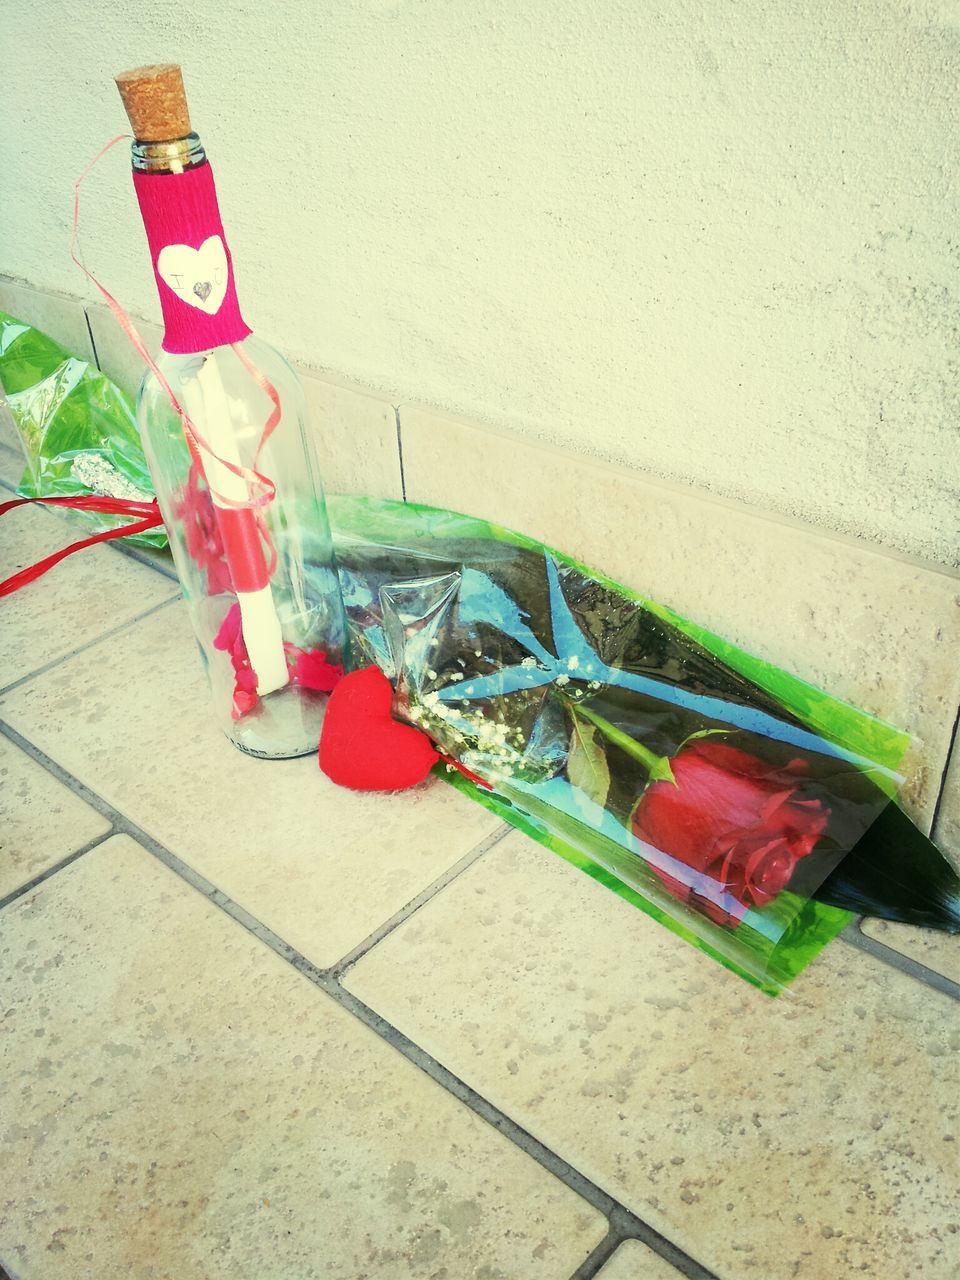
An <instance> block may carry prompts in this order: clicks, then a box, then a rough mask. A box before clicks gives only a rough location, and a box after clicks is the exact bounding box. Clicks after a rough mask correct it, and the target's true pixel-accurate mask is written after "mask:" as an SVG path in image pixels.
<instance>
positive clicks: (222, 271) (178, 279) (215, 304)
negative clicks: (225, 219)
mask: <svg viewBox="0 0 960 1280" xmlns="http://www.w3.org/2000/svg"><path fill="white" fill-rule="evenodd" d="M157 272H158V274H159V276H160V279H161V280H162V281H163V282H164V284H167V285H169V286H170V288H171V289H172V290H173V291H174V293H175V294H176V295H177V296H178V297H179V298H182V299H183V301H184V302H186V303H189V305H190V306H191V307H196V308H197V309H198V310H200V311H205V312H206V313H207V315H208V316H215V315H216V314H217V312H218V311H219V310H220V305H221V303H222V302H223V299H224V296H225V294H226V292H227V275H228V273H227V251H226V249H225V248H224V247H223V241H222V240H221V238H220V237H219V236H210V238H209V239H207V240H204V242H203V244H202V245H201V246H200V248H199V249H191V248H190V246H189V245H187V244H168V245H165V246H164V247H163V248H162V249H161V250H160V253H159V254H158V255H157Z"/></svg>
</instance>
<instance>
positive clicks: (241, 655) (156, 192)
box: [117, 66, 346, 758]
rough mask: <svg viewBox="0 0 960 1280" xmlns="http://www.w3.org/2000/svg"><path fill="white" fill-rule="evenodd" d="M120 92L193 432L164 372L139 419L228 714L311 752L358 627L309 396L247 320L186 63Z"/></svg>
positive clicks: (254, 734) (271, 751)
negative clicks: (352, 628)
mask: <svg viewBox="0 0 960 1280" xmlns="http://www.w3.org/2000/svg"><path fill="white" fill-rule="evenodd" d="M117 83H118V86H119V87H120V91H121V95H122V96H123V98H124V104H125V106H126V107H127V112H128V115H129V116H130V120H131V123H132V124H133V127H134V133H135V141H134V143H133V147H132V159H133V171H134V186H135V188H136V191H137V196H138V200H139V203H140V208H141V213H142V214H143V219H144V226H145V229H146V232H147V239H148V243H149V245H150V250H151V258H152V261H153V265H154V273H155V275H156V278H157V288H158V291H159V294H160V301H161V306H162V309H163V316H164V338H163V343H162V350H161V353H160V355H159V357H158V359H157V367H158V369H159V371H160V373H161V374H162V377H163V379H164V381H165V382H166V383H167V385H168V387H169V392H172V394H173V396H174V397H175V399H176V400H177V401H178V402H179V404H180V406H181V407H182V408H183V409H184V410H185V412H186V414H187V416H188V417H189V420H190V423H192V424H193V428H194V430H192V431H191V430H190V428H189V427H185V424H184V421H183V419H182V417H181V416H180V414H178V413H177V411H176V409H175V407H174V405H173V403H172V402H171V397H170V393H169V392H168V390H167V388H166V387H164V386H163V385H162V383H161V381H160V380H159V379H158V378H157V376H156V375H155V374H154V373H153V371H152V370H148V371H147V373H146V374H145V375H144V378H143V382H142V384H141V387H140V393H139V396H138V401H137V420H138V424H139V427H140V432H141V436H142V439H143V445H144V451H145V453H146V455H147V460H148V462H149V464H150V470H151V473H152V476H153V480H154V485H155V488H156V493H157V498H158V500H159V503H160V509H161V512H162V513H163V517H164V522H165V524H166V527H167V532H168V535H169V539H170V547H171V551H172V553H173V558H174V562H175V564H176V568H177V572H178V574H179V577H180V582H181V584H182V587H183V593H184V598H185V600H186V602H187V606H188V609H189V611H190V617H191V620H192V622H193V627H194V631H195V633H196V637H197V641H198V644H199V647H200V651H201V654H202V656H203V660H204V665H205V668H206V672H207V676H208V678H209V682H210V686H211V690H212V693H213V700H214V707H215V712H216V715H217V718H218V720H219V722H220V724H221V727H222V728H223V730H224V732H225V733H226V734H227V736H228V737H229V738H230V739H231V741H232V742H233V743H234V744H235V745H236V746H237V747H239V748H240V750H241V751H245V752H248V753H249V754H251V755H255V756H262V757H269V758H285V757H290V756H298V755H305V754H307V753H309V752H311V751H313V750H315V749H316V747H317V743H318V741H319V736H320V724H321V721H322V715H323V707H324V704H325V701H326V694H327V693H328V692H329V691H330V689H332V687H333V685H334V684H335V682H336V680H337V678H338V676H339V675H340V674H341V672H342V669H343V667H342V664H343V660H344V647H345V641H346V624H345V617H344V611H343V604H342V600H341V596H340V588H339V581H338V578H337V572H336V566H335V562H334V556H333V542H332V537H331V533H330V526H329V521H328V518H327V511H326V503H325V500H324V494H323V487H322V484H321V480H320V473H319V469H318V466H317V460H316V456H315V453H314V448H313V443H312V439H311V435H310V431H309V429H308V426H307V414H306V405H305V399H304V394H303V389H302V387H301V385H300V382H299V380H298V378H297V376H296V374H295V373H294V371H293V370H292V369H291V368H290V366H289V365H288V364H287V363H286V361H284V360H283V358H282V357H281V356H280V355H279V354H278V353H277V352H276V351H274V350H273V348H272V347H270V346H268V345H267V344H266V343H265V342H262V341H260V340H259V339H257V338H255V337H254V336H253V335H252V334H251V332H250V329H249V327H248V326H247V325H246V323H245V322H244V321H243V318H242V316H241V314H240V309H239V304H238V302H237V297H236V287H235V283H234V279H233V269H232V262H231V258H230V252H229V249H228V248H227V245H226V241H225V238H224V236H223V227H222V223H221V222H220V215H219V209H218V207H217V202H216V190H215V188H214V186H213V178H212V174H211V172H210V166H209V162H208V160H207V158H206V155H205V152H204V150H203V147H202V145H201V143H200V139H199V137H198V136H197V134H196V133H194V132H193V131H192V130H191V129H190V127H189V116H188V115H187V111H186V101H185V98H184V96H183V87H182V81H181V79H180V71H179V68H178V67H169V66H166V67H144V68H139V69H138V70H137V71H135V72H126V73H124V74H123V75H122V76H118V77H117ZM184 126H186V128H184ZM165 133H166V134H168V136H165V137H164V136H161V135H163V134H165ZM175 134H176V135H177V136H174V135H175ZM277 408H279V420H278V421H275V422H274V420H275V419H276V412H275V411H276V409H277Z"/></svg>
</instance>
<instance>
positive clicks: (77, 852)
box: [0, 824, 118, 911]
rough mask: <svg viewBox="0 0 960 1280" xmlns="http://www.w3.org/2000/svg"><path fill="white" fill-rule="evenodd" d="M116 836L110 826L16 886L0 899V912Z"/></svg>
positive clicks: (115, 832) (112, 827)
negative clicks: (101, 833)
mask: <svg viewBox="0 0 960 1280" xmlns="http://www.w3.org/2000/svg"><path fill="white" fill-rule="evenodd" d="M117 834H118V833H117V831H116V829H115V828H114V826H113V825H112V824H111V826H110V829H109V830H108V831H105V832H104V833H103V835H99V836H94V837H93V839H92V840H88V841H87V843H86V844H85V845H83V846H81V848H79V849H74V851H73V853H68V854H67V856H66V857H65V858H61V859H60V861H59V862H55V863H54V864H53V866H52V867H47V868H46V870H45V871H41V872H40V874H39V875H36V876H34V877H33V879H32V880H27V881H26V883H24V884H22V885H20V886H18V888H16V889H12V890H11V891H10V893H8V894H6V895H5V896H4V897H2V898H0V911H2V910H3V909H4V907H9V906H10V904H11V903H12V902H16V901H17V899H18V898H23V897H25V896H26V895H27V894H28V893H32V892H33V890H34V889H36V888H38V887H39V886H40V885H42V884H43V882H44V881H45V880H49V879H50V878H51V876H55V875H57V874H58V873H59V872H61V871H63V870H65V869H66V868H67V867H69V866H71V865H72V864H73V863H74V862H76V861H77V860H78V859H80V858H82V857H83V855H84V854H85V853H89V852H90V850H91V849H96V848H97V846H98V845H101V844H103V843H104V842H105V841H106V840H109V839H110V838H111V837H112V836H115V835H117Z"/></svg>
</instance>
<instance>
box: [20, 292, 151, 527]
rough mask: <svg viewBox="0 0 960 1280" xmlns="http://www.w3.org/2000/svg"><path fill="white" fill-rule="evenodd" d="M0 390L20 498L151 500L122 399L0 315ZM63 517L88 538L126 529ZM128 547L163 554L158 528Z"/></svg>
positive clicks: (80, 516) (82, 363) (82, 516)
mask: <svg viewBox="0 0 960 1280" xmlns="http://www.w3.org/2000/svg"><path fill="white" fill-rule="evenodd" d="M0 383H2V386H3V389H4V392H5V394H6V400H7V404H8V406H9V409H10V413H11V416H12V417H13V421H14V425H15V426H16V428H17V432H18V434H19V436H20V440H21V443H22V446H23V452H24V458H25V470H24V474H23V478H22V480H21V482H20V484H19V486H18V488H17V493H18V494H19V495H20V496H21V497H24V498H65V497H77V496H80V495H84V494H100V495H102V496H105V497H110V498H122V499H127V500H130V501H133V502H150V501H151V500H152V499H153V496H154V495H153V483H152V481H151V479H150V471H149V468H148V466H147V461H146V458H145V456H144V452H143V446H142V445H141V443H140V435H139V432H138V431H137V424H136V420H135V418H134V414H133V408H132V406H131V404H130V401H129V400H128V398H127V397H126V396H125V395H124V393H123V392H122V391H121V390H120V389H119V387H117V386H115V384H114V383H113V382H111V381H110V379H109V378H107V377H106V376H105V375H104V374H102V373H101V372H100V370H99V369H97V367H96V366H95V365H91V364H90V363H89V362H88V361H86V360H80V359H78V358H77V357H75V356H72V355H70V353H69V352H68V351H65V350H64V349H63V347H61V346H60V345H59V344H58V343H56V342H54V341H53V339H52V338H49V337H47V335H46V334H44V333H41V332H40V331H39V330H37V329H34V328H32V327H31V326H30V325H28V324H25V323H23V322H22V321H20V320H17V319H15V318H14V317H13V316H10V315H7V314H6V313H5V312H2V311H0ZM70 514H71V519H74V520H76V521H78V522H79V523H81V524H82V525H83V526H84V527H85V528H86V529H87V530H88V531H90V532H92V533H102V532H104V531H106V530H108V529H116V528H119V527H121V526H123V525H124V524H125V523H127V521H126V520H125V519H124V518H123V517H119V516H115V515H104V514H99V513H93V512H90V511H72V512H71V513H70ZM130 541H131V542H134V543H139V544H140V545H142V546H149V547H165V546H166V545H167V536H166V533H165V531H164V529H163V528H158V529H150V530H147V531H145V532H143V533H138V534H133V535H131V536H130Z"/></svg>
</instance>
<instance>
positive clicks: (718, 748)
mask: <svg viewBox="0 0 960 1280" xmlns="http://www.w3.org/2000/svg"><path fill="white" fill-rule="evenodd" d="M332 517H333V521H334V525H335V530H336V544H337V555H338V564H339V571H340V576H341V585H342V590H343V596H344V603H345V606H346V609H347V615H348V620H349V624H350V627H351V635H352V641H351V642H352V645H353V655H354V665H357V666H362V665H364V664H365V663H367V662H369V663H376V664H377V665H379V666H380V667H381V668H382V669H383V670H384V671H385V672H386V673H387V674H388V675H389V676H390V678H391V679H392V680H393V681H394V682H395V686H396V697H395V707H394V709H395V713H396V714H398V715H399V716H401V717H402V718H405V719H407V720H408V721H410V722H411V723H412V724H415V725H417V726H418V727H420V728H422V729H424V730H425V731H426V732H427V733H429V734H430V736H431V737H432V738H433V739H434V740H435V741H436V742H437V743H438V744H439V745H440V747H441V748H442V750H443V751H444V752H446V753H447V754H448V755H450V756H451V757H453V758H455V759H456V760H458V761H459V762H460V763H461V764H463V765H465V766H466V767H467V768H468V769H469V770H470V771H472V772H473V773H475V774H476V775H477V776H478V777H479V778H481V779H483V780H484V781H485V782H486V783H487V784H489V787H490V790H489V791H487V792H486V793H484V792H483V791H482V790H481V789H480V788H475V787H471V785H470V784H469V783H467V782H465V781H464V780H463V779H462V778H460V777H459V776H458V775H457V776H451V780H452V781H454V783H455V785H458V786H462V787H465V788H469V789H470V790H471V791H472V792H473V794H474V795H475V798H477V799H479V800H481V801H482V802H483V803H486V804H488V805H489V806H490V807H492V808H494V809H496V810H497V811H498V812H500V813H502V815H503V816H504V817H506V818H508V820H509V821H511V822H513V823H514V824H515V825H516V826H518V827H521V828H522V829H524V830H526V831H528V832H529V833H530V834H532V835H534V836H535V837H536V838H537V839H539V840H540V841H541V842H542V843H544V844H546V845H548V846H549V847H551V848H553V849H555V850H556V851H557V852H559V853H562V854H563V855H564V856H565V857H567V858H568V859H570V860H571V861H573V862H575V863H576V864H577V865H579V866H581V867H582V868H583V869H585V870H587V871H589V872H590V873H591V874H592V875H594V876H595V877H596V878H598V879H600V880H602V881H603V882H604V883H606V884H608V885H609V886H610V887H611V888H614V889H615V890H616V891H617V892H619V893H621V894H622V895H623V896H625V897H628V898H630V899H631V901H633V902H634V903H635V904H636V905H638V906H640V907H641V908H642V909H643V910H645V911H646V912H648V913H649V914H650V915H652V916H655V917H656V918H657V919H659V920H661V921H662V922H664V923H665V924H667V925H668V926H669V927H670V928H672V929H673V930H674V931H675V932H677V933H679V934H681V935H683V936H684V937H686V938H687V939H688V940H690V941H692V942H694V943H695V944H696V945H698V946H700V947H702V948H703V949H705V950H707V951H709V952H710V953H711V954H712V955H714V956H715V957H716V958H718V959H720V960H721V961H722V962H723V963H725V964H727V965H728V966H729V967H730V968H732V969H734V970H736V971H737V972H738V973H740V974H741V975H742V976H744V977H746V978H748V979H749V980H750V981H752V982H754V983H756V984H757V985H759V986H761V987H763V988H764V989H766V990H768V991H777V990H779V989H780V988H781V987H782V986H783V985H785V984H786V983H787V982H788V981H789V980H790V979H791V978H792V977H793V976H794V975H795V974H796V973H797V972H799V970H800V969H801V968H802V967H803V966H804V965H805V964H806V963H807V962H808V961H809V960H810V959H811V958H812V957H813V956H814V955H815V954H816V953H817V951H819V949H820V948H821V947H822V946H823V945H824V944H825V943H826V942H827V941H829V940H830V938H832V937H834V936H836V934H837V933H838V932H839V931H840V930H841V929H842V928H843V927H844V926H845V925H846V924H847V923H848V921H849V920H850V918H851V917H850V915H849V913H848V912H847V911H845V910H842V909H839V908H837V907H835V906H830V905H827V904H824V903H822V902H818V901H816V900H814V898H813V896H812V895H813V893H814V892H815V890H816V889H817V888H818V886H820V885H821V884H822V883H823V882H824V881H826V880H827V879H828V877H830V876H831V874H832V873H834V872H835V870H836V868H837V867H838V865H839V864H840V862H841V860H842V859H844V858H845V856H846V855H848V854H849V853H850V852H851V850H853V849H854V848H855V847H856V846H857V845H858V843H859V842H860V841H861V839H862V837H863V836H864V834H865V833H866V832H867V831H868V829H869V828H870V827H871V825H872V824H873V823H874V822H875V820H876V819H877V818H878V816H879V815H880V814H881V812H883V811H884V810H885V809H886V807H887V806H888V803H889V800H890V798H891V797H892V796H893V795H894V794H895V791H896V785H897V782H898V781H899V778H898V775H897V772H896V769H897V765H898V763H899V761H900V759H901V757H902V755H903V753H904V751H905V749H906V747H907V745H908V742H909V739H908V737H907V735H905V734H903V733H901V732H900V731H898V730H896V729H894V728H892V727H890V726H888V725H886V724H883V723H882V722H879V721H877V720H875V719H873V718H871V717H870V716H868V715H866V714H865V713H863V712H861V711H858V710H857V709H855V708H853V707H850V706H848V705H846V704H844V703H841V702H839V701H837V700H836V699H833V698H831V697H829V696H828V695H826V694H824V693H822V692H820V691H819V690H817V689H814V688H812V687H811V686H810V685H807V684H805V683H804V682H803V681H800V680H797V679H796V678H794V677H792V676H790V675H788V674H787V673H785V672H783V671H780V670H779V669H777V668H775V667H773V666H771V665H770V664H769V663H765V662H762V661H760V660H758V659H755V658H752V657H750V656H749V655H748V654H745V653H743V652H741V651H739V650H737V649H735V648H734V647H733V646H731V645H729V644H727V643H726V642H724V641H722V640H720V639H719V638H718V637H715V636H711V635H710V634H709V633H707V632H705V631H703V630H702V629H701V628H698V627H696V626H694V625H692V624H690V623H687V622H685V621H684V620H683V619H681V618H679V617H677V616H676V615H674V614H673V613H671V612H670V611H669V610H667V609H665V608H663V607H662V606H658V605H655V604H653V603H651V602H650V601H647V600H644V599H642V598H640V597H638V596H636V595H634V594H632V593H630V592H629V591H627V590H625V589H624V588H622V587H619V586H617V585H616V584H614V583H611V582H609V581H606V580H604V579H602V578H600V577H598V576H597V575H596V574H593V573H591V572H590V571H588V570H587V569H585V568H584V567H583V566H581V565H578V564H577V563H576V562H574V561H572V560H570V559H568V558H566V557H564V556H562V555H560V554H558V553H556V552H553V551H551V550H550V549H548V548H544V547H543V546H541V545H540V544H538V543H535V542H532V541H530V540H529V539H525V538H522V537H520V536H518V535H514V534H511V533H509V532H508V531H505V530H503V529H500V528H497V527H496V526H493V525H490V524H487V523H485V522H483V521H479V520H474V519H470V518H468V517H463V516H457V515H454V514H453V513H448V512H440V511H434V510H431V509H429V508H423V507H416V506H413V505H411V504H399V503H384V502H374V501H372V500H367V501H364V500H362V499H335V500H334V503H333V508H332Z"/></svg>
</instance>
